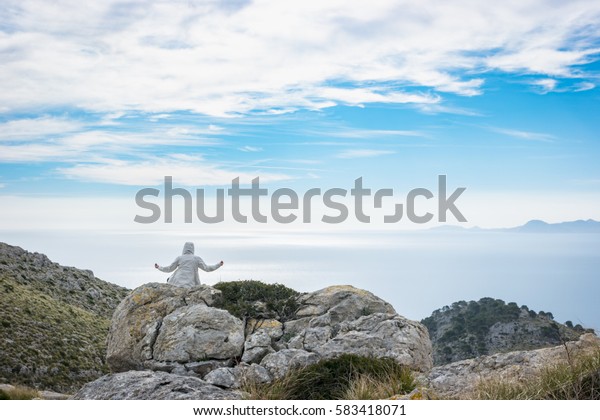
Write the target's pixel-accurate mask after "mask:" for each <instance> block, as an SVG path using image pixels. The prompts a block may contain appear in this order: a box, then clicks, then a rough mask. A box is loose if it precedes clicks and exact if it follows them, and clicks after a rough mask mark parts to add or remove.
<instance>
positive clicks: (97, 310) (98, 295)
mask: <svg viewBox="0 0 600 420" xmlns="http://www.w3.org/2000/svg"><path fill="white" fill-rule="evenodd" d="M127 293H128V290H127V289H125V288H122V287H120V286H116V285H113V284H110V283H107V282H104V281H102V280H100V279H97V278H95V277H94V276H93V274H92V273H91V272H90V271H84V270H78V269H75V268H71V267H62V266H60V265H58V264H56V263H53V262H51V261H50V260H49V259H48V258H47V257H46V256H44V255H42V254H37V253H29V252H27V251H24V250H22V249H21V248H19V247H13V246H10V245H6V244H0V383H11V384H22V385H28V386H32V387H35V388H38V389H47V390H53V391H57V392H72V391H74V390H76V389H78V388H79V387H80V386H81V385H83V384H84V383H86V382H89V381H91V380H94V379H96V378H97V377H99V376H101V375H103V374H104V373H106V372H108V369H107V366H106V363H105V355H106V336H107V332H108V327H109V324H110V317H111V315H112V312H113V311H114V308H115V307H116V306H117V305H118V303H119V302H120V301H121V300H122V299H123V298H124V297H125V295H126V294H127Z"/></svg>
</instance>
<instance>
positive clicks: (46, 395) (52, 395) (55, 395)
mask: <svg viewBox="0 0 600 420" xmlns="http://www.w3.org/2000/svg"><path fill="white" fill-rule="evenodd" d="M39 395H40V399H42V400H68V399H69V398H71V395H68V394H61V393H59V392H54V391H40V392H39Z"/></svg>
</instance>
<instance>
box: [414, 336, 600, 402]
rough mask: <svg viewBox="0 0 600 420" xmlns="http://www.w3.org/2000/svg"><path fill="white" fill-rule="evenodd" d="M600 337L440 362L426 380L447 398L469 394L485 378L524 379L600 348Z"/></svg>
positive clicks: (435, 390) (441, 395)
mask: <svg viewBox="0 0 600 420" xmlns="http://www.w3.org/2000/svg"><path fill="white" fill-rule="evenodd" d="M598 349H600V338H598V337H597V336H596V335H594V334H589V333H588V334H584V335H582V336H581V337H580V338H579V340H578V341H571V342H568V343H565V344H564V345H560V346H556V347H549V348H545V349H537V350H528V351H512V352H509V353H496V354H493V355H489V356H481V357H477V358H475V359H466V360H460V361H458V362H453V363H450V364H447V365H443V366H436V367H435V368H433V369H432V370H431V372H429V374H427V375H424V376H423V377H422V378H421V380H422V382H424V383H426V384H428V385H429V387H430V388H431V389H433V390H434V392H435V393H436V394H437V395H438V396H440V397H443V398H469V397H470V396H471V395H472V393H473V391H475V389H476V387H477V385H478V384H479V383H480V382H481V381H491V380H502V381H517V382H518V381H523V380H527V379H529V378H532V377H534V376H536V375H538V374H539V373H540V372H541V370H542V369H544V368H546V367H549V366H554V365H558V364H565V363H568V361H569V358H572V357H576V356H579V355H585V354H589V353H592V352H597V351H598Z"/></svg>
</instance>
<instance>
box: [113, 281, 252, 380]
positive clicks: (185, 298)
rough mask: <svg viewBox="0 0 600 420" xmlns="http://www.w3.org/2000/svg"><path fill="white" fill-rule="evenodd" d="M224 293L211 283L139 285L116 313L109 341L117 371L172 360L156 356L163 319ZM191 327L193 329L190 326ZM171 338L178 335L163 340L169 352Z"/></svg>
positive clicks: (203, 304) (214, 298)
mask: <svg viewBox="0 0 600 420" xmlns="http://www.w3.org/2000/svg"><path fill="white" fill-rule="evenodd" d="M220 295H221V292H220V291H219V290H216V289H214V288H212V287H210V286H207V285H202V286H198V287H195V288H192V289H186V288H180V287H176V286H172V285H169V284H160V283H148V284H145V285H143V286H140V287H138V288H137V289H135V290H134V291H132V292H131V293H130V294H129V295H128V296H127V297H126V298H125V299H124V300H123V301H122V302H121V303H120V304H119V306H118V307H117V309H116V310H115V312H114V314H113V317H112V323H111V326H110V330H109V333H108V343H107V344H108V347H107V355H106V361H107V363H108V366H109V367H110V369H111V370H112V371H113V372H123V371H127V370H140V369H144V368H145V366H146V365H147V364H152V362H161V361H171V360H169V359H160V358H155V357H154V356H155V355H154V346H155V344H156V340H157V338H158V337H159V333H160V332H161V327H162V324H163V320H164V319H165V318H166V317H167V316H168V315H170V314H172V313H173V312H175V311H176V310H177V309H179V308H183V307H188V308H189V307H192V306H198V305H199V306H210V305H213V304H214V302H215V301H216V300H217V299H219V297H220ZM170 320H172V317H171V318H170ZM169 326H172V323H169ZM187 331H188V333H189V329H188V330H187ZM163 335H164V334H163ZM234 335H236V334H234ZM242 335H243V330H242ZM171 339H174V337H173V334H169V336H168V337H166V338H164V339H163V340H162V343H163V346H162V347H161V348H162V349H164V353H167V351H168V348H169V346H168V344H169V340H171ZM236 343H237V341H236ZM164 353H163V354H164ZM181 359H182V358H181ZM186 361H187V362H194V361H196V360H186Z"/></svg>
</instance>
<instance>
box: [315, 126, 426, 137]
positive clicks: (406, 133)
mask: <svg viewBox="0 0 600 420" xmlns="http://www.w3.org/2000/svg"><path fill="white" fill-rule="evenodd" d="M311 134H318V135H326V136H328V137H340V138H352V139H367V138H382V137H427V135H426V134H425V133H423V132H421V131H417V130H365V129H354V128H343V127H340V128H337V129H335V130H329V131H320V132H315V131H312V132H311Z"/></svg>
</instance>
